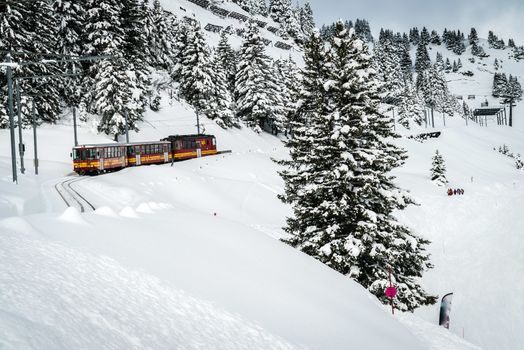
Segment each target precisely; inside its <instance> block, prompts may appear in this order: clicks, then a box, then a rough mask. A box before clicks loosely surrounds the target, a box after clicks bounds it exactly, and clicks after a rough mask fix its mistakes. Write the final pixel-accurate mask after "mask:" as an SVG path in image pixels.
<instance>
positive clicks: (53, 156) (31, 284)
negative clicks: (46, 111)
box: [0, 99, 468, 350]
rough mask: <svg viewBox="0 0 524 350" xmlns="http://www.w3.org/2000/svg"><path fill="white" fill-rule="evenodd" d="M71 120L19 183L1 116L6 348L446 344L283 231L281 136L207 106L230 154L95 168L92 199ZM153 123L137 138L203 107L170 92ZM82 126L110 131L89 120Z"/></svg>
mask: <svg viewBox="0 0 524 350" xmlns="http://www.w3.org/2000/svg"><path fill="white" fill-rule="evenodd" d="M69 122H70V121H69V120H68V118H67V117H66V118H65V119H64V120H63V122H62V125H58V126H53V127H48V126H44V127H42V128H40V130H39V142H40V145H41V147H40V150H41V153H40V154H41V169H40V175H39V176H38V177H37V176H34V175H32V174H31V170H32V169H31V168H29V169H28V172H27V174H26V175H21V176H20V179H19V184H18V185H15V184H12V183H11V182H10V178H9V174H10V173H9V170H10V163H9V143H8V137H5V136H7V135H8V134H7V132H6V131H0V135H1V136H2V137H1V139H2V140H4V141H2V144H0V178H1V179H2V181H1V182H0V193H1V195H0V198H1V203H2V204H1V205H2V211H1V213H2V218H3V219H2V220H0V264H2V266H3V267H4V269H2V270H1V271H0V274H2V276H0V291H2V292H0V310H1V311H0V324H1V325H2V327H0V339H1V341H2V342H3V343H1V344H2V345H4V347H5V348H7V349H9V348H39V349H40V348H53V349H55V348H155V349H162V348H177V349H178V348H179V349H204V348H205V349H269V348H271V349H306V348H307V349H347V348H348V347H356V348H362V347H364V346H365V348H367V349H383V348H385V347H387V348H392V349H417V350H418V349H433V347H431V345H430V343H428V342H427V341H426V340H424V339H423V338H420V337H418V336H414V335H413V334H412V331H411V330H410V327H409V325H408V326H405V325H404V323H403V322H399V321H398V320H396V319H395V318H394V317H392V316H391V315H389V314H388V309H387V307H384V306H382V305H380V304H379V302H378V301H377V300H376V299H375V298H374V297H372V296H371V295H370V294H369V293H368V292H367V291H366V290H364V289H363V288H362V287H360V286H358V285H357V284H356V283H354V282H352V281H351V280H349V279H348V278H345V277H343V276H341V275H339V274H338V273H336V272H335V271H333V270H331V269H329V268H327V267H326V266H324V265H322V264H321V263H319V262H317V261H315V260H314V259H312V258H310V257H308V256H306V255H304V254H302V253H300V252H299V251H297V250H295V249H293V248H291V247H289V246H287V245H285V244H284V243H282V242H280V241H279V240H278V238H279V237H282V236H283V232H282V229H281V227H283V225H284V223H285V217H286V216H289V215H290V214H291V211H290V208H289V207H287V206H286V205H284V204H282V203H281V202H280V201H279V200H278V198H277V194H279V193H282V191H283V183H282V180H281V179H280V177H279V176H278V174H277V173H276V170H277V168H278V166H277V165H276V164H275V163H274V162H273V161H272V158H277V159H279V158H282V157H285V156H286V153H285V150H284V148H283V146H282V143H281V142H280V140H279V139H277V138H274V137H272V136H270V135H267V134H260V135H259V134H256V133H254V132H253V131H251V130H249V129H247V128H244V129H242V130H229V131H225V130H222V129H220V128H219V127H217V126H216V125H215V124H214V123H213V122H211V121H207V120H204V125H205V128H206V129H207V132H209V133H213V134H215V135H216V136H217V140H218V147H219V149H221V150H224V149H230V150H232V153H231V154H226V155H220V156H216V157H209V158H202V159H195V160H191V161H186V162H181V163H176V164H175V165H174V166H173V167H171V166H170V165H165V166H148V167H139V168H133V169H125V170H122V171H120V172H116V173H111V174H106V175H102V176H98V177H87V178H85V179H83V180H81V181H78V182H76V183H75V189H76V190H78V191H79V192H80V193H82V194H83V195H84V196H85V197H86V199H87V200H89V201H90V202H92V203H93V205H94V206H95V208H97V210H96V211H94V212H91V213H84V214H80V213H78V211H76V210H75V209H66V208H65V205H64V203H63V202H62V201H61V199H60V198H59V196H58V194H57V193H56V191H54V186H53V185H54V184H56V183H57V181H58V180H60V179H63V177H64V176H65V175H68V174H70V173H71V164H70V158H69V153H70V148H71V143H72V139H71V134H72V133H71V127H70V124H69ZM141 128H142V132H141V133H140V134H137V133H132V134H131V140H132V141H139V140H152V139H153V140H154V139H159V138H161V137H164V136H166V135H167V134H174V133H191V132H194V131H193V130H194V114H193V111H192V110H190V109H189V108H188V107H187V106H185V105H184V104H182V103H179V102H177V101H169V100H168V99H165V100H164V105H163V106H162V111H161V112H160V113H150V114H149V115H148V117H147V121H146V122H145V123H144V124H143V125H141ZM30 132H31V131H30V130H26V131H24V136H26V137H28V136H29V135H30ZM79 138H80V142H81V143H88V142H107V141H108V140H107V139H104V138H102V137H101V136H96V135H93V134H91V130H90V127H89V126H88V125H83V124H82V126H81V128H80V129H79ZM26 146H27V152H28V153H27V154H28V155H29V154H32V153H31V152H32V150H31V148H32V145H31V144H30V143H27V145H26ZM4 208H6V209H8V210H6V211H4V210H3V209H4ZM116 213H118V214H116ZM419 323H422V324H426V323H425V322H424V321H420V322H419ZM428 327H429V325H428ZM429 337H430V338H432V336H429ZM448 338H449V336H448ZM451 338H453V337H451ZM446 341H447V340H441V343H442V342H443V343H444V344H445V343H446ZM460 349H468V347H466V346H464V347H461V348H460Z"/></svg>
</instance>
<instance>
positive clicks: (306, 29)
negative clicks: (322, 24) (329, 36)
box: [300, 2, 315, 37]
mask: <svg viewBox="0 0 524 350" xmlns="http://www.w3.org/2000/svg"><path fill="white" fill-rule="evenodd" d="M300 27H301V29H302V33H304V35H305V36H306V37H309V36H310V35H311V33H312V32H313V29H315V20H314V18H313V10H312V9H311V5H310V4H309V2H306V3H305V4H304V7H302V8H301V10H300Z"/></svg>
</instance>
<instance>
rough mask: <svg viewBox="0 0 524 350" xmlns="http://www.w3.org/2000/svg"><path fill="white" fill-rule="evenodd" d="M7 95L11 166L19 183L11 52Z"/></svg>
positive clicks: (8, 56) (8, 61)
mask: <svg viewBox="0 0 524 350" xmlns="http://www.w3.org/2000/svg"><path fill="white" fill-rule="evenodd" d="M6 62H7V67H6V68H7V72H6V73H7V95H8V103H7V105H8V113H9V129H10V130H9V131H10V134H11V167H12V170H13V182H15V183H18V174H17V172H16V148H15V121H14V115H13V109H14V106H13V68H12V67H11V65H10V63H11V54H9V53H8V54H7V57H6Z"/></svg>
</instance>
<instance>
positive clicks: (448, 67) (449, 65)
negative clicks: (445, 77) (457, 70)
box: [444, 57, 457, 73]
mask: <svg viewBox="0 0 524 350" xmlns="http://www.w3.org/2000/svg"><path fill="white" fill-rule="evenodd" d="M453 64H455V66H456V65H457V63H456V62H453ZM444 69H445V71H446V73H451V72H452V71H453V66H452V65H451V61H450V60H449V57H448V58H446V65H445V67H444Z"/></svg>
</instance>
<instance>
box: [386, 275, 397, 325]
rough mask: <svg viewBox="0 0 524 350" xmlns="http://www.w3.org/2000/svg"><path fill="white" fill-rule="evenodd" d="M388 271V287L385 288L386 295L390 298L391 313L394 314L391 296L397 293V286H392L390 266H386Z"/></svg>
mask: <svg viewBox="0 0 524 350" xmlns="http://www.w3.org/2000/svg"><path fill="white" fill-rule="evenodd" d="M388 272H389V287H388V288H387V289H386V296H387V297H388V298H389V299H390V300H391V313H392V314H393V315H394V314H395V306H394V305H393V298H394V297H395V296H396V295H397V288H395V287H393V284H392V283H391V267H389V268H388Z"/></svg>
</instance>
